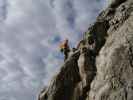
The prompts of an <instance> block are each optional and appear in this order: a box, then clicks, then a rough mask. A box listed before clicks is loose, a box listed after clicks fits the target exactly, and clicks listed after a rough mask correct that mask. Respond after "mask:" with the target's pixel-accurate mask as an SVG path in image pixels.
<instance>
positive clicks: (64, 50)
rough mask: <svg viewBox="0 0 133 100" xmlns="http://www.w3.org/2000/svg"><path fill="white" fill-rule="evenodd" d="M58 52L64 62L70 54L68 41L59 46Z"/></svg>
mask: <svg viewBox="0 0 133 100" xmlns="http://www.w3.org/2000/svg"><path fill="white" fill-rule="evenodd" d="M60 51H61V52H62V53H64V61H65V60H66V59H67V58H68V56H69V52H70V49H69V45H68V39H66V40H65V41H64V42H62V43H61V44H60Z"/></svg>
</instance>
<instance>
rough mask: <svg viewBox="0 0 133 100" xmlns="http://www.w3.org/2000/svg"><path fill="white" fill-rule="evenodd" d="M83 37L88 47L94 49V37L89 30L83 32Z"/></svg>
mask: <svg viewBox="0 0 133 100" xmlns="http://www.w3.org/2000/svg"><path fill="white" fill-rule="evenodd" d="M85 38H86V40H87V42H88V44H89V48H90V49H91V50H94V49H95V39H94V36H93V34H92V33H91V32H85Z"/></svg>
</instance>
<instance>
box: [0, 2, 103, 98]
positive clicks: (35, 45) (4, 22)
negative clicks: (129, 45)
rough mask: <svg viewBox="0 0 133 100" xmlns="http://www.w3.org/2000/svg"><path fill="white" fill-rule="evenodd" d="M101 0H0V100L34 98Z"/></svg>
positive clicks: (100, 7) (92, 19)
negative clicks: (61, 49)
mask: <svg viewBox="0 0 133 100" xmlns="http://www.w3.org/2000/svg"><path fill="white" fill-rule="evenodd" d="M105 5H106V2H105V0H0V100H36V98H37V95H38V93H39V91H40V89H41V88H42V87H44V86H45V85H47V84H48V82H49V80H50V79H51V77H52V76H53V75H54V74H55V73H56V72H58V70H59V68H60V65H62V63H63V55H62V54H61V53H60V52H59V49H58V45H59V42H60V41H62V40H64V39H65V38H68V39H69V41H70V44H71V46H75V45H76V44H77V41H78V40H80V39H81V38H82V37H81V36H82V33H83V32H84V31H86V30H87V28H88V27H89V25H90V24H91V23H93V22H94V21H95V18H96V16H97V15H98V14H99V12H100V11H101V10H102V9H103V8H104V7H105Z"/></svg>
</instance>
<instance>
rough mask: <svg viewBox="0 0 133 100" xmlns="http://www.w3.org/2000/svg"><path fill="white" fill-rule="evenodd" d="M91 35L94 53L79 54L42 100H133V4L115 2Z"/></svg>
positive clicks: (84, 49) (85, 50)
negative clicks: (92, 35) (93, 42)
mask: <svg viewBox="0 0 133 100" xmlns="http://www.w3.org/2000/svg"><path fill="white" fill-rule="evenodd" d="M88 31H89V32H91V33H95V34H94V37H95V45H96V47H95V49H94V50H93V51H90V50H89V49H88V43H87V42H86V43H85V44H84V45H82V48H79V49H78V50H76V51H75V52H74V53H73V54H72V55H71V56H70V57H69V58H68V59H67V60H66V61H65V62H64V64H63V66H62V67H61V70H60V72H59V73H58V74H57V75H56V76H55V77H54V78H53V80H52V81H51V84H50V86H48V88H47V89H46V90H45V91H42V92H41V93H40V95H39V100H133V0H112V4H111V5H110V6H109V7H108V8H107V9H106V10H104V11H103V12H102V13H101V14H100V15H99V16H98V17H97V21H96V22H95V23H94V25H92V26H91V27H90V28H89V29H88ZM84 41H87V40H84Z"/></svg>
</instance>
